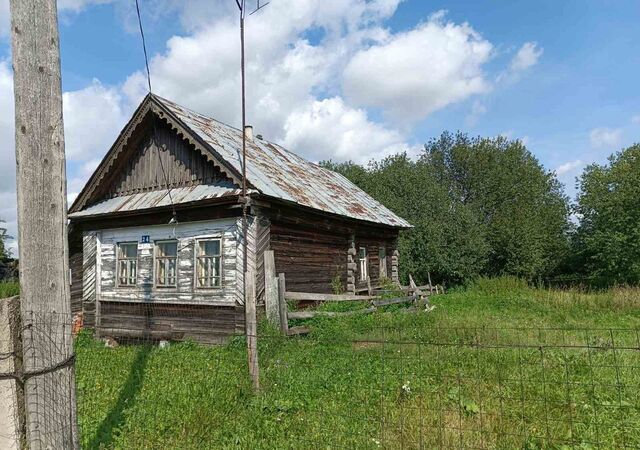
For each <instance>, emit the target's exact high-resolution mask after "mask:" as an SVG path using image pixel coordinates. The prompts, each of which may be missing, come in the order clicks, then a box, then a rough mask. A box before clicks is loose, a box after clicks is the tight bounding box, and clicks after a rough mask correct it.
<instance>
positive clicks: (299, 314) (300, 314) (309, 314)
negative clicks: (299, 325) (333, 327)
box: [289, 306, 376, 319]
mask: <svg viewBox="0 0 640 450" xmlns="http://www.w3.org/2000/svg"><path fill="white" fill-rule="evenodd" d="M375 311H376V308H375V307H373V306H372V307H370V308H367V309H359V310H357V311H344V312H333V311H292V312H290V313H289V319H313V318H314V317H344V316H353V315H357V314H371V313H372V312H375Z"/></svg>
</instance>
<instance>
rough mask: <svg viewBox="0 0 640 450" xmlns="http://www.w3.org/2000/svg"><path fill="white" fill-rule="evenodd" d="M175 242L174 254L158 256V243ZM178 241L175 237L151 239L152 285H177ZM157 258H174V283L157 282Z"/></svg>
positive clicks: (164, 287) (165, 286)
mask: <svg viewBox="0 0 640 450" xmlns="http://www.w3.org/2000/svg"><path fill="white" fill-rule="evenodd" d="M168 243H175V244H176V256H158V246H159V244H168ZM178 245H179V242H178V240H177V239H161V240H157V241H153V286H154V287H156V288H158V289H175V288H177V287H178V251H179V248H178ZM159 258H162V259H166V260H169V259H175V277H174V278H175V283H174V284H160V283H158V261H159Z"/></svg>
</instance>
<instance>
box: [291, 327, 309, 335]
mask: <svg viewBox="0 0 640 450" xmlns="http://www.w3.org/2000/svg"><path fill="white" fill-rule="evenodd" d="M309 333H311V328H309V327H291V328H289V333H288V335H289V336H300V335H302V334H309Z"/></svg>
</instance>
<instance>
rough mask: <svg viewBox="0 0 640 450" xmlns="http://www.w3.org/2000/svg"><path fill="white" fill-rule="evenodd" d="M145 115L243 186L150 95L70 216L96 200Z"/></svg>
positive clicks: (227, 176) (77, 201)
mask: <svg viewBox="0 0 640 450" xmlns="http://www.w3.org/2000/svg"><path fill="white" fill-rule="evenodd" d="M148 114H154V115H155V116H156V117H158V118H159V119H160V120H162V121H163V122H164V123H166V124H167V125H168V126H169V127H170V128H171V129H172V130H173V131H174V132H176V133H177V134H178V136H179V137H181V138H182V139H184V140H185V141H186V142H187V143H189V144H190V145H191V146H193V148H194V149H195V151H196V152H198V153H199V154H200V155H202V156H204V157H205V158H206V159H207V160H208V161H209V162H211V163H212V164H213V165H214V166H215V167H216V168H217V169H219V170H220V172H221V173H222V175H223V176H224V177H226V178H229V179H231V180H232V181H233V183H235V184H236V185H237V186H240V185H242V175H241V174H240V173H238V172H237V171H236V170H235V169H234V168H233V167H231V166H230V165H229V164H227V163H226V162H225V161H224V159H223V158H222V157H221V156H220V155H219V154H218V153H217V152H216V151H214V150H213V149H212V148H211V147H210V146H209V145H207V144H206V143H205V142H203V141H202V140H201V139H200V138H199V137H198V136H196V135H195V134H194V133H193V132H191V131H190V130H189V128H188V127H186V126H185V125H184V124H183V123H182V122H181V121H180V120H179V119H178V118H176V117H175V116H174V115H173V114H172V113H171V112H170V111H168V110H166V109H165V108H164V107H163V106H162V105H161V104H160V103H159V102H158V101H157V100H155V98H154V97H153V96H152V95H147V97H146V98H145V99H144V101H143V102H142V103H141V104H140V106H139V107H138V109H136V111H135V112H134V114H133V117H132V118H131V120H129V122H128V123H127V125H126V126H125V127H124V129H123V130H122V132H121V133H120V135H119V136H118V138H117V139H116V141H115V142H114V144H113V145H112V146H111V149H110V150H109V151H108V152H107V154H106V155H105V157H104V158H103V159H102V161H101V162H100V165H99V166H98V168H97V169H96V170H95V172H94V173H93V174H92V175H91V177H90V178H89V181H88V182H87V184H86V185H85V187H84V188H83V189H82V191H81V192H80V194H79V195H78V197H77V198H76V200H75V201H74V203H73V205H72V206H71V208H70V209H69V212H70V213H73V212H77V211H80V210H82V209H83V208H85V207H86V206H88V205H89V204H90V203H91V202H93V201H96V200H97V199H96V198H94V196H95V194H96V192H97V191H98V188H99V187H100V186H101V185H102V183H103V182H105V180H108V179H109V175H110V174H111V173H112V170H113V168H114V165H115V163H116V161H118V158H119V156H120V155H121V154H122V152H123V151H124V150H125V149H126V148H127V144H128V143H129V141H130V140H131V138H132V136H133V135H134V134H135V132H136V130H137V129H138V128H139V127H140V125H141V124H142V122H143V120H144V119H145V117H147V115H148Z"/></svg>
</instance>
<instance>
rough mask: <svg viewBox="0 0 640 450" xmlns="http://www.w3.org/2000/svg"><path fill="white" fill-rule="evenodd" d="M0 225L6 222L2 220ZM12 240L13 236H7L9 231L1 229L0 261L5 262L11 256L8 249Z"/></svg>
mask: <svg viewBox="0 0 640 450" xmlns="http://www.w3.org/2000/svg"><path fill="white" fill-rule="evenodd" d="M0 223H5V222H4V220H0ZM9 239H11V236H9V235H8V234H7V229H6V228H4V227H0V261H2V260H5V259H7V258H9V257H10V256H11V252H10V251H9V249H8V248H7V241H8V240H9Z"/></svg>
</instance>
